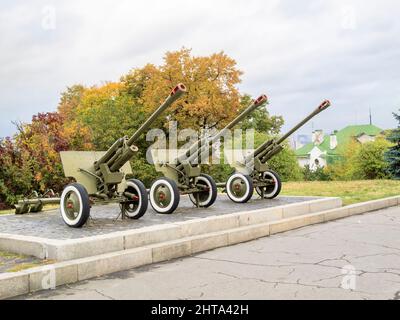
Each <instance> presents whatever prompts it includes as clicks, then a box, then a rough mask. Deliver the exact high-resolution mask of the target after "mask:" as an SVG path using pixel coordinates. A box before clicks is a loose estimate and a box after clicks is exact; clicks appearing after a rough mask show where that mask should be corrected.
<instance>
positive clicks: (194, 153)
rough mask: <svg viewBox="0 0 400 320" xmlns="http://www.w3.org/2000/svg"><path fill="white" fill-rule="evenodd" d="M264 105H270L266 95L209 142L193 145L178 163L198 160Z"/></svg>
mask: <svg viewBox="0 0 400 320" xmlns="http://www.w3.org/2000/svg"><path fill="white" fill-rule="evenodd" d="M264 103H268V97H267V96H266V95H265V94H263V95H261V96H259V97H258V98H257V99H256V100H254V101H253V102H252V103H251V105H250V106H248V107H247V108H246V109H245V110H243V111H242V112H241V113H240V115H238V116H237V117H236V118H235V119H233V120H232V121H231V122H230V123H229V124H228V125H227V126H226V127H225V128H223V129H222V130H221V131H219V132H218V133H217V134H216V135H214V136H212V137H211V138H210V139H209V140H207V138H203V139H200V140H199V141H197V142H195V143H194V144H192V146H191V147H190V148H189V149H188V150H187V151H186V152H185V154H184V155H182V156H180V157H179V158H178V162H179V163H181V162H182V161H185V162H191V161H194V160H195V159H197V158H198V157H199V155H200V154H202V153H203V152H205V151H206V150H208V149H209V147H210V144H211V143H214V142H215V141H217V140H218V139H220V138H221V137H222V136H223V135H224V134H225V133H226V132H227V131H228V130H230V129H232V128H233V127H234V126H235V125H237V124H238V123H239V122H240V121H242V120H243V119H244V118H245V117H246V116H247V115H249V114H250V113H251V112H253V111H254V110H255V109H256V108H258V107H259V106H261V105H263V104H264ZM180 167H181V164H179V166H178V169H179V168H180Z"/></svg>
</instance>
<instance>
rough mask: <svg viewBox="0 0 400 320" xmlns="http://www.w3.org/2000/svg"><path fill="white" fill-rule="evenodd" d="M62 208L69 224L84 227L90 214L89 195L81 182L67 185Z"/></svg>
mask: <svg viewBox="0 0 400 320" xmlns="http://www.w3.org/2000/svg"><path fill="white" fill-rule="evenodd" d="M60 209H61V216H62V218H63V220H64V222H65V223H66V224H67V225H68V226H70V227H72V228H80V227H82V226H83V225H84V224H85V223H86V221H87V219H89V215H90V202H89V195H88V193H87V191H86V189H85V187H84V186H83V185H81V184H79V183H71V184H69V185H67V186H66V187H65V188H64V190H63V192H62V194H61V201H60Z"/></svg>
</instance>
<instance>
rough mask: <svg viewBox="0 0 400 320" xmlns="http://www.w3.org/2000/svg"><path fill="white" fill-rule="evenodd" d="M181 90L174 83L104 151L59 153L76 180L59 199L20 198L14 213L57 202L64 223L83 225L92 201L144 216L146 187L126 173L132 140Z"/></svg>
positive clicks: (133, 148)
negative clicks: (147, 114)
mask: <svg viewBox="0 0 400 320" xmlns="http://www.w3.org/2000/svg"><path fill="white" fill-rule="evenodd" d="M184 92H186V88H185V86H184V85H183V84H179V85H177V86H176V87H175V88H174V89H173V90H172V92H171V94H170V95H169V96H168V98H167V99H166V100H165V101H164V103H163V104H162V105H161V106H160V107H158V109H157V110H155V111H154V112H153V114H152V115H151V116H150V117H149V118H148V119H147V120H146V121H145V122H144V123H143V124H142V125H141V127H140V128H139V129H138V130H137V131H136V132H135V133H134V134H133V135H132V136H131V137H127V136H125V137H122V138H120V139H118V140H117V141H115V143H114V144H113V145H112V146H111V147H110V148H109V149H108V150H107V151H106V152H99V151H63V152H60V156H61V162H62V165H63V169H64V174H65V176H66V177H71V178H74V179H75V180H76V183H71V184H69V185H67V186H66V187H65V188H64V190H63V192H62V194H61V197H60V198H54V197H53V198H50V199H48V198H39V197H36V198H34V199H24V200H20V201H19V203H18V204H17V205H16V206H15V207H16V213H24V212H27V211H28V210H31V211H32V208H33V210H36V209H40V210H41V208H42V206H43V204H48V203H57V202H59V203H60V210H61V215H62V218H63V220H64V222H65V223H66V224H67V225H68V226H70V227H74V228H79V227H81V226H83V225H84V224H85V222H86V221H87V219H88V218H89V215H90V208H91V205H92V204H94V203H103V204H104V203H119V204H120V207H121V211H122V214H123V217H124V216H127V217H129V218H131V219H138V218H140V217H141V216H143V214H144V213H145V212H146V210H147V207H148V195H147V190H146V188H145V186H144V185H143V183H142V182H141V181H140V180H137V179H129V180H127V179H126V176H127V175H131V174H132V168H131V166H130V164H129V160H130V159H131V158H132V157H133V156H134V154H135V152H136V151H138V148H137V147H136V146H135V145H134V143H135V142H136V141H137V140H138V139H139V137H140V136H141V135H142V134H143V133H144V131H146V130H147V129H148V128H149V127H150V126H151V124H152V123H153V122H154V120H156V118H157V117H158V116H159V115H160V114H161V113H162V112H163V111H164V110H165V109H167V108H168V107H169V106H170V105H171V104H172V103H173V102H174V101H176V100H177V99H178V98H179V97H180V96H181V95H182V94H183V93H184ZM89 197H90V198H89ZM35 208H36V209H35ZM40 210H36V211H40Z"/></svg>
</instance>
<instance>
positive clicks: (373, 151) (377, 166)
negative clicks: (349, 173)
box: [354, 138, 391, 180]
mask: <svg viewBox="0 0 400 320" xmlns="http://www.w3.org/2000/svg"><path fill="white" fill-rule="evenodd" d="M390 146H391V144H390V143H389V142H388V141H387V140H386V139H384V138H378V139H376V140H375V141H373V142H367V143H365V144H363V145H362V147H361V148H360V149H359V151H358V153H357V154H356V155H355V163H354V178H355V179H370V180H372V179H385V178H388V163H387V162H386V161H385V152H386V151H387V150H388V148H389V147H390Z"/></svg>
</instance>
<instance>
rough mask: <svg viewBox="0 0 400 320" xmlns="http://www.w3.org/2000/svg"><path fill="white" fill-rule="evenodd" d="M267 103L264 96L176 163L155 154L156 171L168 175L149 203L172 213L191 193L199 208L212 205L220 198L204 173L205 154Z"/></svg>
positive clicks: (155, 187)
mask: <svg viewBox="0 0 400 320" xmlns="http://www.w3.org/2000/svg"><path fill="white" fill-rule="evenodd" d="M266 102H267V96H265V95H262V96H260V97H259V98H258V99H256V100H255V101H253V102H252V103H251V105H250V106H249V107H247V108H246V109H245V110H244V111H243V112H242V113H241V114H240V115H239V116H238V117H237V118H236V119H234V120H233V121H232V122H231V123H229V124H228V125H227V126H226V127H225V128H224V129H222V130H221V131H219V132H218V133H217V134H216V135H214V136H212V137H211V138H202V139H199V140H198V141H196V142H195V143H194V144H192V145H191V146H190V147H189V148H188V149H187V150H186V151H185V152H184V153H183V154H181V155H179V156H177V157H176V158H174V159H172V161H168V160H167V161H162V160H160V157H158V156H156V155H154V154H153V159H155V161H154V164H155V168H156V170H157V171H158V172H161V173H163V175H164V177H162V178H159V179H157V180H155V181H154V182H153V184H152V185H151V187H150V191H149V200H150V204H151V206H152V207H153V209H154V210H155V211H156V212H158V213H163V214H170V213H172V212H173V211H174V210H175V209H176V208H177V207H178V204H179V200H180V194H188V195H189V198H190V200H191V201H192V203H193V204H195V205H196V207H205V208H206V207H209V206H211V205H212V204H213V203H214V202H215V200H216V198H217V185H216V183H215V181H214V179H213V178H212V177H210V176H209V175H206V174H203V173H201V168H200V165H199V161H198V160H199V159H200V158H201V157H202V156H203V155H204V154H208V152H209V150H210V148H211V145H212V143H214V142H216V141H218V140H219V139H220V138H221V137H222V136H224V135H225V133H226V132H227V131H228V130H230V129H232V128H233V127H234V126H235V125H236V124H238V123H239V122H240V121H242V120H243V119H244V118H245V117H246V116H247V115H248V114H250V113H251V112H252V111H254V110H255V109H256V108H257V107H259V106H261V105H263V104H264V103H266ZM156 152H157V150H156Z"/></svg>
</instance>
